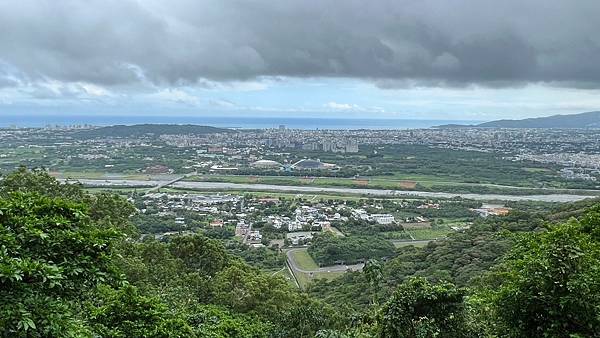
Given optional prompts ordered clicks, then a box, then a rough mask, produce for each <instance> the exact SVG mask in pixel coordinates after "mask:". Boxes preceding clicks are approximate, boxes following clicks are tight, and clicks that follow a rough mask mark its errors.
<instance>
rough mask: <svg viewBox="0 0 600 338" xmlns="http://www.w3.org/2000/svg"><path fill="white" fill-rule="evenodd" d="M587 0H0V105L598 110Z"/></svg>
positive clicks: (161, 111) (521, 114)
mask: <svg viewBox="0 0 600 338" xmlns="http://www.w3.org/2000/svg"><path fill="white" fill-rule="evenodd" d="M598 17H600V1H597V0H577V1H567V0H560V1H559V0H528V1H522V0H502V1H497V0H494V1H491V0H453V1H443V0H436V1H432V0H374V1H364V0H319V1H310V0H278V1H273V0H169V1H166V0H160V1H159V0H60V1H56V0H2V1H0V32H2V33H0V118H1V114H7V115H8V114H11V115H15V114H16V115H19V114H32V115H33V114H78V115H81V114H104V115H136V114H137V115H161V116H162V115H164V116H169V115H173V116H182V115H193V116H262V117H267V116H283V117H344V118H400V119H445V120H453V119H455V120H479V121H484V120H493V119H500V118H525V117H538V116H548V115H553V114H571V113H580V112H585V111H592V110H599V109H600V95H599V94H600V62H598V61H597V60H598V56H599V55H600V34H598V32H600V20H598Z"/></svg>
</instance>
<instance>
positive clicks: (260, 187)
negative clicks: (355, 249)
mask: <svg viewBox="0 0 600 338" xmlns="http://www.w3.org/2000/svg"><path fill="white" fill-rule="evenodd" d="M78 181H79V182H81V183H82V184H83V185H87V186H115V187H117V186H129V187H132V186H135V187H155V186H157V185H161V184H164V183H165V182H167V181H159V180H154V181H144V180H93V179H79V180H78ZM170 186H171V187H173V188H186V189H197V190H243V191H284V192H302V193H311V194H315V193H337V194H356V195H371V196H387V197H394V196H396V197H402V196H405V197H410V196H418V197H429V198H454V197H462V198H466V199H472V200H481V201H490V200H503V201H540V202H575V201H581V200H584V199H587V198H595V196H586V195H569V194H548V195H505V194H458V193H457V194H455V193H445V192H429V191H399V190H385V189H360V188H334V187H310V186H289V185H273V184H244V183H225V182H187V181H178V182H175V183H173V184H171V185H170Z"/></svg>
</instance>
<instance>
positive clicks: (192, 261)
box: [169, 235, 231, 276]
mask: <svg viewBox="0 0 600 338" xmlns="http://www.w3.org/2000/svg"><path fill="white" fill-rule="evenodd" d="M169 251H170V252H171V254H172V255H173V256H174V257H175V258H178V259H180V260H182V261H183V264H184V266H185V267H186V268H187V269H188V270H190V271H195V272H198V273H200V274H202V275H206V276H214V275H215V274H216V273H217V272H218V271H221V270H222V269H223V268H224V267H225V266H227V265H228V264H229V261H230V259H231V258H230V257H229V256H228V254H227V251H226V250H225V248H224V247H223V245H222V244H221V243H220V242H219V241H217V240H214V239H210V238H208V237H206V236H202V235H195V236H175V237H173V238H172V239H171V240H170V242H169Z"/></svg>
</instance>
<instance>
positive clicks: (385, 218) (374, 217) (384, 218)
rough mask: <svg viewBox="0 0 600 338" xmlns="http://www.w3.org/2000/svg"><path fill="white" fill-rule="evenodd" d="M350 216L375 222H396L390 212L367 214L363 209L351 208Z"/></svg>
mask: <svg viewBox="0 0 600 338" xmlns="http://www.w3.org/2000/svg"><path fill="white" fill-rule="evenodd" d="M352 216H353V217H354V218H356V219H361V220H364V221H368V222H375V223H377V224H393V223H394V222H396V220H395V219H394V216H393V215H391V214H369V213H368V212H366V211H365V210H364V209H354V210H352Z"/></svg>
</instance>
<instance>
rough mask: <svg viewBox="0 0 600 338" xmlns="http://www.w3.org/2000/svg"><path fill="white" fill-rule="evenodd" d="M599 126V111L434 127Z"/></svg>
mask: <svg viewBox="0 0 600 338" xmlns="http://www.w3.org/2000/svg"><path fill="white" fill-rule="evenodd" d="M465 127H471V128H473V127H474V128H600V111H592V112H587V113H581V114H572V115H553V116H548V117H537V118H529V119H523V120H498V121H491V122H484V123H481V124H476V125H456V124H447V125H443V126H437V127H436V128H465Z"/></svg>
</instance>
